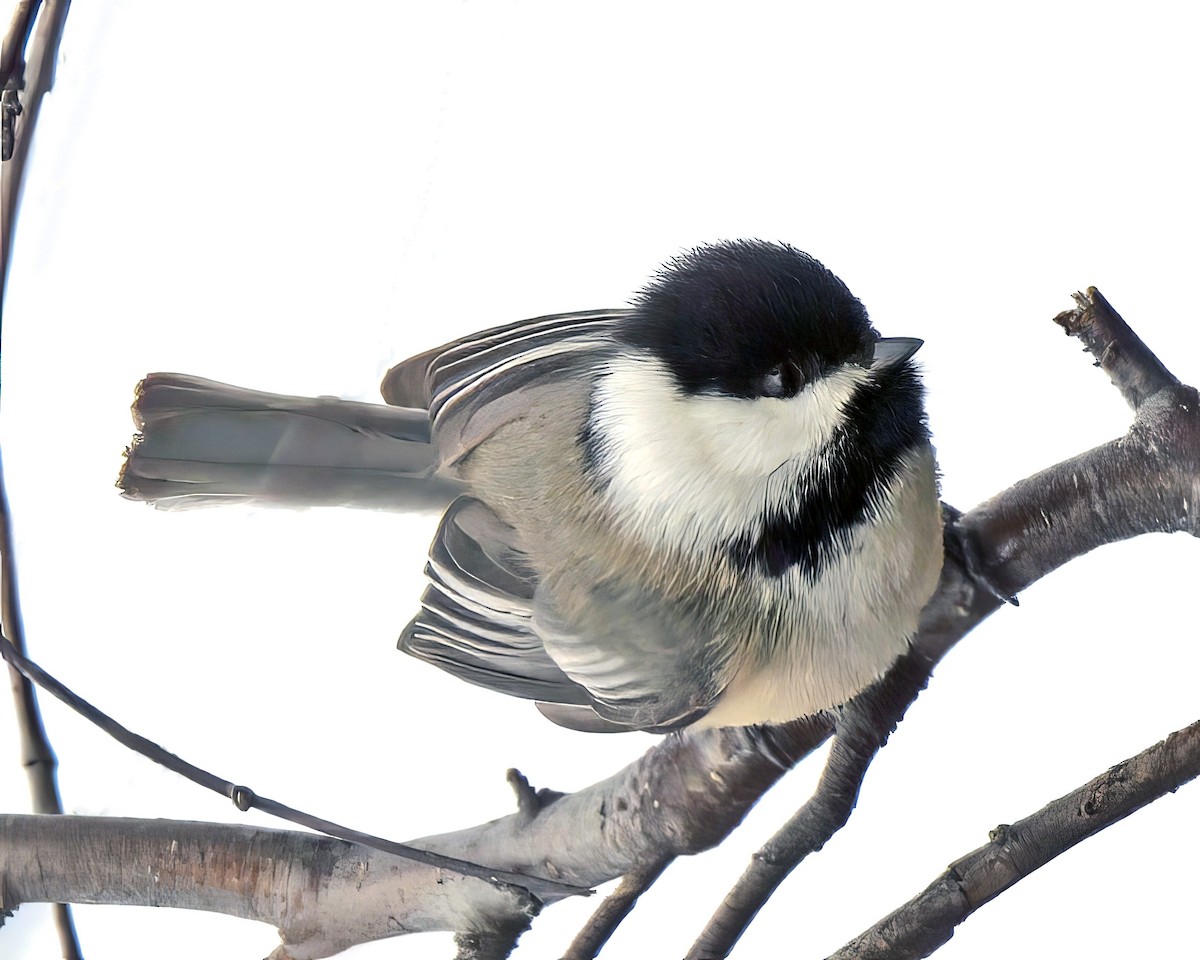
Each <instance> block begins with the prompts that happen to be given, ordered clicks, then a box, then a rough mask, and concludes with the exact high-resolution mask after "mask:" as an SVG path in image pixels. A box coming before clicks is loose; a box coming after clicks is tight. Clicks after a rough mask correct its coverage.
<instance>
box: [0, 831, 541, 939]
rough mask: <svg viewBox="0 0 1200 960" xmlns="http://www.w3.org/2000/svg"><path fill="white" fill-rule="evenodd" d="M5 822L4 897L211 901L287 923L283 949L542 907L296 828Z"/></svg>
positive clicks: (520, 918) (282, 926)
mask: <svg viewBox="0 0 1200 960" xmlns="http://www.w3.org/2000/svg"><path fill="white" fill-rule="evenodd" d="M0 833H2V834H3V836H4V847H3V849H2V851H0V852H2V853H3V855H4V857H3V860H0V870H2V872H0V880H2V882H0V895H2V896H3V902H0V909H3V910H8V911H11V910H14V909H15V908H16V907H18V906H20V905H21V904H22V903H30V902H35V901H36V902H40V901H48V900H49V901H54V900H69V901H71V902H75V903H125V904H140V905H146V906H163V907H184V908H190V909H200V910H209V911H213V912H217V913H225V914H229V915H231V916H237V917H243V918H246V919H250V920H259V921H262V922H265V923H270V924H273V925H274V926H276V927H278V928H279V931H280V938H281V940H282V946H281V947H280V948H279V950H277V951H276V952H275V953H274V954H272V957H273V960H311V958H317V957H327V956H332V955H333V954H335V953H338V952H340V951H342V950H345V949H346V948H348V947H350V946H353V945H355V944H358V943H365V942H368V941H371V940H379V939H383V938H386V937H393V936H397V935H400V934H404V933H417V932H425V931H431V930H443V931H445V930H451V931H462V932H466V933H469V934H486V935H489V937H499V936H507V937H508V938H509V940H510V941H511V942H515V938H516V936H517V935H518V934H519V933H520V931H521V930H523V929H525V927H526V926H527V925H528V923H529V920H530V919H531V918H532V917H533V916H535V915H536V913H537V911H538V909H539V904H538V902H537V900H536V899H535V898H533V897H531V896H530V895H529V894H528V893H526V892H525V891H524V890H522V889H521V888H519V887H515V886H498V885H496V884H491V883H488V882H486V881H484V880H478V879H475V878H473V877H464V876H461V875H460V874H456V873H452V872H448V871H443V870H439V869H438V868H436V867H430V866H428V865H426V864H421V863H414V862H413V861H411V860H407V859H403V858H400V857H393V856H391V855H390V854H386V853H381V852H379V851H377V850H372V849H370V848H368V847H364V846H361V845H359V844H353V843H347V842H346V841H343V840H335V839H333V838H332V837H321V836H316V835H314V834H308V833H300V832H295V831H284V830H265V829H261V828H256V827H245V826H233V825H227V824H206V823H187V822H180V821H170V820H131V819H125V818H117V817H41V816H36V815H29V816H5V817H0ZM484 955H486V954H481V956H484Z"/></svg>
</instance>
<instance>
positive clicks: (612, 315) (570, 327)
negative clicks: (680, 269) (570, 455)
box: [383, 310, 629, 473]
mask: <svg viewBox="0 0 1200 960" xmlns="http://www.w3.org/2000/svg"><path fill="white" fill-rule="evenodd" d="M628 313H629V311H627V310H593V311H587V312H582V313H565V314H554V315H551V316H545V317H536V318H535V319H533V320H523V321H521V322H519V323H515V324H509V325H508V326H504V327H496V328H494V329H492V330H484V331H482V332H481V333H477V334H474V335H472V336H470V337H467V338H465V339H462V340H457V341H455V342H453V343H449V344H446V345H444V346H441V347H437V348H436V349H434V350H429V351H427V352H425V353H423V354H420V355H418V356H416V357H413V358H411V359H409V360H406V361H404V362H403V363H401V364H399V365H398V366H395V367H393V368H392V369H391V370H389V371H388V373H387V376H386V377H385V378H384V381H383V395H384V398H385V399H386V400H387V401H388V402H389V403H396V404H400V405H403V406H417V407H423V408H425V409H427V410H429V417H430V421H431V423H432V428H433V439H434V444H435V445H436V447H437V451H438V458H439V462H440V464H441V466H442V468H443V470H447V469H448V471H449V472H451V473H452V472H453V468H454V466H455V464H457V463H458V462H459V461H460V460H462V459H463V458H464V457H466V456H467V455H468V454H469V453H470V452H471V451H472V450H473V449H474V448H475V447H476V446H478V445H479V444H480V443H482V442H483V441H484V440H486V439H487V438H488V437H489V436H491V435H492V433H494V432H495V431H496V430H497V429H499V428H500V427H502V426H503V425H504V424H506V423H510V422H511V421H513V420H516V419H518V418H520V417H522V416H524V415H525V414H526V413H527V412H528V411H529V410H531V409H535V408H537V407H538V406H540V405H541V404H543V403H551V404H553V403H554V396H553V390H554V386H555V385H556V384H558V383H560V382H561V381H563V380H574V379H577V378H578V377H580V376H590V375H592V374H593V373H594V371H595V369H596V366H597V364H598V362H599V360H600V359H601V358H602V357H603V356H604V355H605V354H606V353H607V352H609V351H610V350H611V349H612V346H613V340H612V329H613V326H614V324H616V323H617V322H618V321H619V320H621V319H622V318H623V317H625V316H627V315H628Z"/></svg>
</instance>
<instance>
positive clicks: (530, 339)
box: [380, 310, 630, 410]
mask: <svg viewBox="0 0 1200 960" xmlns="http://www.w3.org/2000/svg"><path fill="white" fill-rule="evenodd" d="M629 312H630V311H628V310H584V311H579V312H576V313H555V314H548V315H547V316H544V317H534V318H533V319H531V320H518V321H517V322H516V323H509V324H505V325H504V326H502V327H492V328H491V329H488V330H481V331H480V332H478V333H473V334H471V335H470V336H467V337H463V338H462V339H460V340H454V341H452V342H451V343H445V344H442V345H441V346H440V347H434V348H433V349H432V350H426V351H425V352H424V353H420V354H417V356H415V357H409V358H408V359H407V360H404V361H402V362H400V363H398V364H396V366H394V367H392V368H391V369H390V370H389V371H388V372H387V374H386V375H385V376H384V378H383V384H382V386H381V387H380V391H381V392H382V394H383V399H384V400H386V401H387V402H388V403H390V404H392V405H394V406H398V407H419V408H420V409H422V410H431V409H432V408H433V404H434V402H435V399H436V397H437V395H438V394H439V393H444V392H445V391H446V390H447V389H455V388H458V389H461V388H462V387H463V386H465V385H467V384H468V383H470V382H471V381H472V380H473V379H474V378H476V377H478V376H480V375H482V374H483V373H486V372H487V371H488V370H489V369H491V368H492V367H493V366H495V365H496V364H499V363H503V362H505V361H507V360H512V359H514V358H516V357H518V356H520V355H522V354H528V353H529V352H530V351H532V350H537V349H538V348H540V347H544V346H546V345H547V344H550V343H554V342H557V341H560V340H564V339H571V338H574V337H576V336H578V335H579V334H581V333H586V332H589V331H590V332H594V331H595V330H597V329H606V328H608V327H610V326H611V325H612V324H613V323H614V322H616V321H617V320H620V319H621V318H622V317H625V316H628V315H629Z"/></svg>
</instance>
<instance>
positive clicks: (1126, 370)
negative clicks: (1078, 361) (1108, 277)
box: [1054, 287, 1179, 410]
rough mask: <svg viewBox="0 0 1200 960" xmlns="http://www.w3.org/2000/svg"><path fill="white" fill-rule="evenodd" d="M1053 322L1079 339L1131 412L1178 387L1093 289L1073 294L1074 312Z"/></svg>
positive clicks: (1065, 313)
mask: <svg viewBox="0 0 1200 960" xmlns="http://www.w3.org/2000/svg"><path fill="white" fill-rule="evenodd" d="M1054 322H1055V323H1057V324H1058V325H1059V326H1060V327H1062V328H1063V330H1065V331H1066V333H1067V334H1068V335H1069V336H1072V337H1078V338H1079V340H1080V341H1081V342H1082V343H1083V345H1084V348H1085V349H1086V350H1087V351H1088V353H1090V354H1091V355H1092V356H1093V357H1095V358H1096V366H1098V367H1102V368H1103V369H1104V372H1105V373H1107V374H1108V375H1109V376H1110V377H1111V378H1112V382H1113V386H1115V387H1116V388H1117V389H1118V390H1120V391H1121V395H1122V396H1124V397H1125V401H1126V402H1127V403H1128V404H1129V405H1130V406H1131V407H1133V409H1134V410H1137V409H1138V408H1140V407H1141V405H1142V401H1143V400H1145V399H1146V398H1147V397H1152V396H1154V395H1155V394H1156V393H1158V391H1159V390H1163V389H1165V388H1166V387H1174V386H1178V385H1179V381H1178V380H1177V379H1175V377H1174V375H1173V374H1172V373H1171V371H1169V370H1168V369H1167V368H1166V366H1165V365H1164V364H1163V362H1162V361H1161V360H1159V359H1158V357H1156V356H1155V355H1154V354H1153V353H1152V352H1151V351H1150V348H1149V347H1147V346H1146V345H1145V344H1144V343H1143V342H1142V339H1141V337H1139V336H1138V335H1137V334H1136V333H1134V332H1133V331H1132V330H1131V329H1130V328H1129V325H1128V324H1127V323H1126V322H1125V321H1124V320H1122V319H1121V316H1120V314H1118V313H1117V311H1116V310H1114V309H1113V308H1112V305H1111V304H1110V303H1109V302H1108V301H1107V300H1105V299H1104V296H1103V295H1102V294H1101V293H1100V291H1099V290H1097V289H1096V288H1095V287H1088V291H1087V293H1086V294H1084V293H1077V294H1075V309H1074V310H1066V311H1064V312H1062V313H1060V314H1059V315H1058V316H1057V317H1055V318H1054Z"/></svg>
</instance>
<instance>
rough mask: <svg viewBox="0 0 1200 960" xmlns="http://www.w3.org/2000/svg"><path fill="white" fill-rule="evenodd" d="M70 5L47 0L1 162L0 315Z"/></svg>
mask: <svg viewBox="0 0 1200 960" xmlns="http://www.w3.org/2000/svg"><path fill="white" fill-rule="evenodd" d="M70 8H71V0H45V4H44V8H43V9H42V12H41V16H40V17H38V20H37V26H36V28H35V30H34V34H33V39H32V40H31V41H30V44H29V51H28V56H27V58H26V59H27V64H26V70H25V92H24V102H23V103H22V104H21V112H20V114H19V115H18V116H17V117H16V118H15V125H14V127H13V144H12V156H11V157H10V158H9V159H8V160H6V161H4V162H3V163H0V315H2V313H3V310H2V307H3V303H4V291H5V289H6V288H7V286H8V269H9V267H10V265H11V261H12V243H13V231H14V227H15V224H16V219H17V206H18V204H19V203H20V199H21V185H22V183H23V182H24V180H25V162H26V160H27V158H28V157H29V145H30V142H31V140H32V139H33V131H34V128H35V127H36V125H37V119H38V113H39V111H40V110H41V105H42V97H43V96H45V95H46V94H47V93H48V92H49V91H50V88H51V87H52V86H54V65H55V63H56V62H57V60H58V48H59V44H60V43H61V42H62V35H63V29H64V27H65V26H66V22H67V12H68V11H69V10H70ZM18 13H20V10H19V9H18ZM13 23H14V26H15V25H16V24H17V18H14V21H13ZM22 46H24V45H22ZM14 55H15V54H14Z"/></svg>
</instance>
